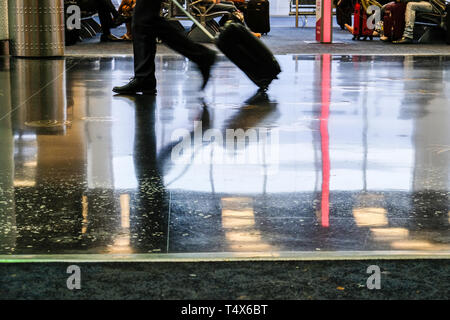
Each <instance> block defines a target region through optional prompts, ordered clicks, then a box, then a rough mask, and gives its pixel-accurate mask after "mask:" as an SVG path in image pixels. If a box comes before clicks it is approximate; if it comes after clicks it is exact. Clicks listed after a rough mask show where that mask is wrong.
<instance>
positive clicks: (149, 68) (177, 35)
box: [132, 0, 210, 87]
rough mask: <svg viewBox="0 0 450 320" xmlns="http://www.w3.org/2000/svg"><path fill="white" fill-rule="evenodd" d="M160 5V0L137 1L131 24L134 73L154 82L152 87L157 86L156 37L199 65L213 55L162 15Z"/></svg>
mask: <svg viewBox="0 0 450 320" xmlns="http://www.w3.org/2000/svg"><path fill="white" fill-rule="evenodd" d="M160 4H161V3H160V2H159V1H157V0H152V1H149V0H138V1H137V3H136V7H135V10H134V16H133V27H132V29H133V44H134V59H135V60H134V66H135V76H136V78H138V79H142V80H145V81H146V82H147V83H148V84H149V85H150V84H152V86H153V87H154V86H156V78H155V54H156V37H158V38H160V39H161V40H163V41H164V42H165V44H167V45H168V46H169V47H170V48H171V49H173V50H175V51H177V52H178V53H180V54H182V55H184V56H185V57H187V58H188V59H190V60H192V61H194V62H195V63H197V64H202V60H203V59H204V58H205V56H209V54H210V50H209V49H208V48H206V47H205V46H202V45H200V44H198V43H195V42H193V41H191V40H189V39H188V38H187V37H186V36H185V35H184V34H183V33H182V32H180V31H178V30H177V29H176V28H175V27H174V26H173V25H172V24H170V22H169V21H167V20H166V19H164V18H162V17H160V16H159V9H160ZM146 86H147V85H146ZM149 87H150V86H149Z"/></svg>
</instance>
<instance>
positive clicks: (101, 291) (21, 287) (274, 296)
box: [0, 260, 450, 307]
mask: <svg viewBox="0 0 450 320" xmlns="http://www.w3.org/2000/svg"><path fill="white" fill-rule="evenodd" d="M370 265H378V266H379V267H380V269H381V283H380V284H381V289H380V290H369V289H367V285H366V282H367V278H368V276H369V275H368V274H367V273H366V271H367V268H368V267H369V266H370ZM68 266H69V265H68V264H21V265H11V264H7V265H1V268H0V300H1V299H27V300H33V299H65V300H66V299H69V300H70V299H119V300H122V299H125V300H126V299H130V300H131V299H145V300H147V299H152V300H160V299H182V300H184V299H188V300H190V299H195V300H196V299H202V300H204V299H206V300H223V299H225V300H248V299H252V300H254V299H256V300H297V299H302V300H303V299H304V300H310V299H433V300H436V299H437V300H448V299H449V298H450V285H449V284H450V279H449V271H450V262H449V260H428V261H417V260H409V261H358V262H356V261H354V262H345V261H340V262H339V261H328V262H324V261H322V262H251V263H250V262H246V263H243V262H233V263H193V264H192V263H187V264H186V263H164V264H151V263H150V264H149V263H145V264H139V263H128V264H121V263H118V264H79V267H80V268H81V290H80V291H70V290H68V289H67V286H66V281H67V278H68V276H69V275H68V274H67V273H66V271H67V268H68ZM299 307H301V306H299Z"/></svg>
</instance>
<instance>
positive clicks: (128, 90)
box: [112, 78, 157, 96]
mask: <svg viewBox="0 0 450 320" xmlns="http://www.w3.org/2000/svg"><path fill="white" fill-rule="evenodd" d="M112 91H113V92H115V93H118V94H136V93H143V94H145V95H152V96H156V93H157V91H156V89H155V88H151V87H147V86H146V85H145V84H144V83H142V81H140V80H138V79H136V78H133V79H131V81H130V82H129V83H127V84H126V85H124V86H121V87H114V88H113V90H112Z"/></svg>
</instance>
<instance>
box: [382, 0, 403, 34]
mask: <svg viewBox="0 0 450 320" xmlns="http://www.w3.org/2000/svg"><path fill="white" fill-rule="evenodd" d="M405 11H406V2H391V3H389V4H387V5H386V7H385V11H384V17H383V33H384V36H386V37H388V38H389V40H390V41H396V40H400V39H401V38H402V36H403V31H404V30H405Z"/></svg>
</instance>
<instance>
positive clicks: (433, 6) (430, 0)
mask: <svg viewBox="0 0 450 320" xmlns="http://www.w3.org/2000/svg"><path fill="white" fill-rule="evenodd" d="M402 2H407V3H408V4H407V5H406V11H405V31H404V32H403V37H402V38H401V39H400V40H398V41H393V42H392V43H395V44H408V43H412V42H413V31H414V23H415V22H416V13H417V12H427V13H435V14H439V15H441V16H443V15H444V14H445V5H446V3H445V0H426V1H420V0H419V1H414V0H402Z"/></svg>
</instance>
